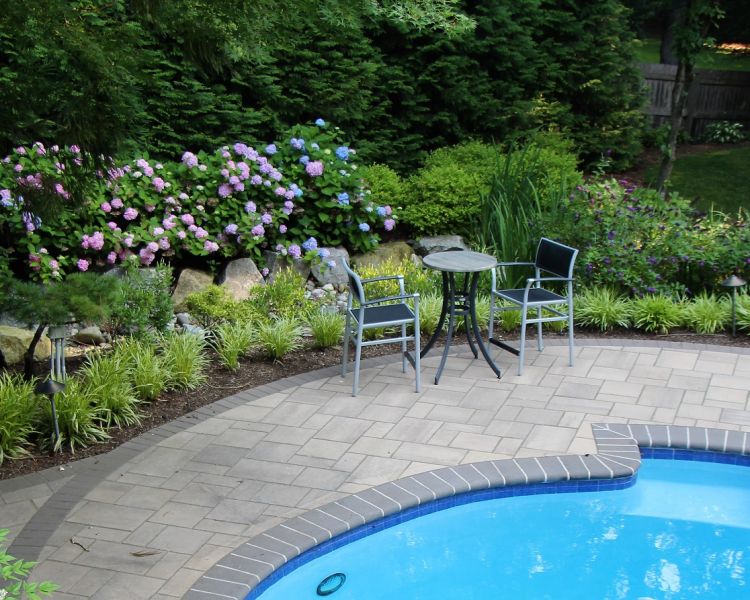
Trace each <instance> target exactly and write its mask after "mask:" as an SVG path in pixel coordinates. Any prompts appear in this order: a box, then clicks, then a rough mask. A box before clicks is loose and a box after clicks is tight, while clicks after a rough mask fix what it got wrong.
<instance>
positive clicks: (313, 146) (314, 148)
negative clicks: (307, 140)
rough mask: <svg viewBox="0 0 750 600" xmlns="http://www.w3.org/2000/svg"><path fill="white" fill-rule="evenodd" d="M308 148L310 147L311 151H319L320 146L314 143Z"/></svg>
mask: <svg viewBox="0 0 750 600" xmlns="http://www.w3.org/2000/svg"><path fill="white" fill-rule="evenodd" d="M310 147H311V148H312V149H313V150H320V146H318V144H316V143H314V142H313V143H312V145H311V146H310Z"/></svg>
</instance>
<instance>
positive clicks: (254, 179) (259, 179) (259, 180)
mask: <svg viewBox="0 0 750 600" xmlns="http://www.w3.org/2000/svg"><path fill="white" fill-rule="evenodd" d="M250 183H252V184H253V185H260V184H261V183H263V178H262V177H261V176H260V175H253V176H252V177H251V178H250Z"/></svg>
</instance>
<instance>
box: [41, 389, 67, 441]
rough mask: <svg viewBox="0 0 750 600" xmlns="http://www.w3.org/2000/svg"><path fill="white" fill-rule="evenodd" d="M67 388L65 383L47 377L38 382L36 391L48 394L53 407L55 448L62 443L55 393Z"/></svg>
mask: <svg viewBox="0 0 750 600" xmlns="http://www.w3.org/2000/svg"><path fill="white" fill-rule="evenodd" d="M64 390H65V384H64V383H60V382H59V381H53V380H52V379H45V380H44V381H40V382H39V383H37V384H36V387H35V388H34V392H35V393H37V394H42V395H44V396H47V398H48V399H49V403H50V406H51V407H52V422H53V424H54V426H55V446H54V447H55V448H57V445H58V444H59V443H60V426H59V425H58V424H57V409H56V408H55V394H58V393H60V392H62V391H64Z"/></svg>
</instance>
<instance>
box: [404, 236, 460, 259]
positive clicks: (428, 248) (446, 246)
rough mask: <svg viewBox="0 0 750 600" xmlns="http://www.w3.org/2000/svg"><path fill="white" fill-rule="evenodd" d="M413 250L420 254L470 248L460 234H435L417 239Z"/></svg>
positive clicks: (425, 254)
mask: <svg viewBox="0 0 750 600" xmlns="http://www.w3.org/2000/svg"><path fill="white" fill-rule="evenodd" d="M414 250H416V251H417V253H418V254H420V255H421V256H427V255H428V254H433V253H435V252H446V251H447V250H470V248H469V247H468V246H467V245H466V242H464V239H463V238H462V237H461V236H460V235H435V236H432V237H423V238H419V239H418V240H417V243H416V244H415V246H414Z"/></svg>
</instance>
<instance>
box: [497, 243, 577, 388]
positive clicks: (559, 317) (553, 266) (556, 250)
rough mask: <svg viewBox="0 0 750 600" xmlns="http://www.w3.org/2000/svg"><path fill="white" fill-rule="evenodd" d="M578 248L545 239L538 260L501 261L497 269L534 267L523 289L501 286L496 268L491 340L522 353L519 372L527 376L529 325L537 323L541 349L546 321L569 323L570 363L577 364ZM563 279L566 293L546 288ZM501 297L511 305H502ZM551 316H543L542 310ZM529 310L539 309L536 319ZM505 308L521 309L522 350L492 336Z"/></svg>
mask: <svg viewBox="0 0 750 600" xmlns="http://www.w3.org/2000/svg"><path fill="white" fill-rule="evenodd" d="M577 256H578V250H576V249H575V248H571V247H570V246H566V245H564V244H561V243H559V242H555V241H553V240H550V239H548V238H542V239H541V240H540V241H539V246H538V247H537V251H536V259H535V260H534V262H512V263H498V265H497V269H502V268H504V267H516V266H524V265H525V266H529V267H533V268H534V277H529V278H528V279H527V280H526V286H525V287H523V288H519V289H508V290H504V289H500V290H499V289H497V286H496V282H497V273H496V269H494V270H493V271H492V293H491V294H490V323H489V337H490V342H491V343H493V344H495V345H496V346H499V347H500V348H502V349H503V350H507V351H509V352H511V353H513V354H516V355H517V356H518V374H519V375H523V359H524V349H525V344H526V325H531V324H534V323H536V325H537V348H538V349H539V351H540V352H541V351H542V350H543V349H544V342H543V341H542V323H551V322H553V321H567V322H568V347H569V352H570V361H569V362H570V366H571V367H572V366H573V354H574V349H573V345H574V340H573V266H574V265H575V261H576V257H577ZM553 282H559V283H562V284H564V285H563V286H562V287H563V288H564V290H565V293H564V294H561V293H558V292H555V291H551V290H549V289H546V288H543V287H542V284H547V283H553ZM498 300H504V301H505V302H507V303H508V304H506V305H498ZM543 308H544V309H545V310H546V311H547V316H542V309H543ZM528 309H536V318H529V316H528ZM505 310H520V311H521V343H520V346H519V348H518V349H516V348H513V347H512V346H509V345H508V344H506V343H504V342H501V341H500V340H496V339H494V338H493V337H492V330H493V325H494V320H495V313H496V312H501V311H505Z"/></svg>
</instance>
